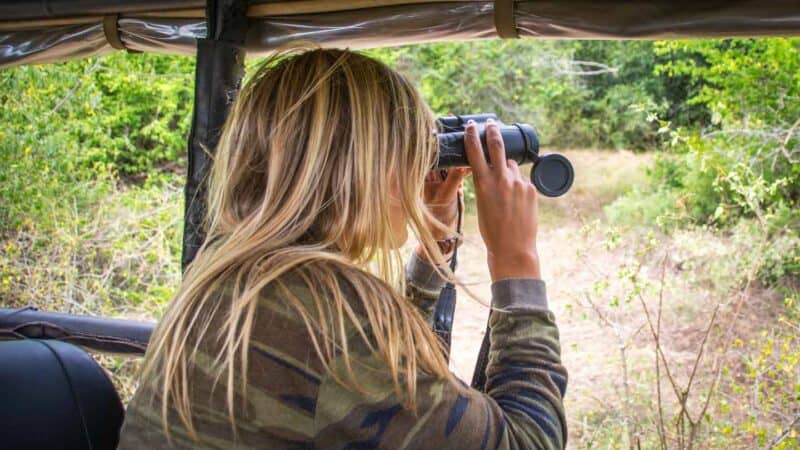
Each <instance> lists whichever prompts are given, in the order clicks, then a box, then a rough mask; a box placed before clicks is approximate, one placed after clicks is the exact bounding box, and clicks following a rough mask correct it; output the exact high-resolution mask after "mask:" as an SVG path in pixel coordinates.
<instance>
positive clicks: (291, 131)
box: [144, 47, 452, 436]
mask: <svg viewBox="0 0 800 450" xmlns="http://www.w3.org/2000/svg"><path fill="white" fill-rule="evenodd" d="M300 50H302V51H300ZM434 127H435V122H434V116H433V114H432V112H431V111H430V109H429V108H428V107H427V105H426V104H425V103H424V102H423V101H422V99H421V98H420V96H419V94H418V92H417V91H416V89H415V88H414V86H413V85H412V84H411V83H410V82H409V81H408V80H407V79H406V78H404V77H403V76H401V75H400V74H398V73H397V72H395V71H393V70H392V69H390V68H389V67H387V66H385V65H383V64H381V63H380V62H377V61H375V60H373V59H371V58H368V57H366V56H363V55H360V54H357V53H353V52H350V51H346V50H323V49H319V48H311V49H309V48H308V47H304V48H300V47H294V48H293V49H291V50H288V51H285V52H282V53H281V54H279V55H276V56H274V57H271V58H269V59H268V60H266V61H265V62H264V63H262V64H261V65H260V67H259V68H258V69H257V70H256V72H255V73H254V74H253V75H252V76H251V77H250V79H249V80H248V82H247V83H246V85H245V87H244V88H243V90H242V92H241V94H240V96H239V98H238V99H237V101H236V103H235V104H234V106H233V108H232V111H231V113H230V115H229V117H228V120H227V123H226V125H225V127H224V129H223V131H222V135H221V139H220V142H219V145H218V147H217V149H216V155H215V159H214V163H213V169H212V175H211V178H210V180H209V190H208V192H209V194H208V216H207V233H208V238H207V240H206V244H205V245H204V246H203V247H202V248H201V250H200V252H199V253H198V255H197V257H196V259H195V260H194V262H193V263H192V264H191V265H190V266H189V268H188V270H187V271H186V274H185V278H184V281H183V284H182V285H181V287H180V290H179V291H178V293H177V295H176V296H175V298H174V299H173V300H172V302H171V303H170V305H169V307H168V309H167V311H166V313H165V315H164V317H163V319H162V320H161V323H160V325H159V326H158V328H157V330H156V331H155V333H154V334H153V337H152V339H151V343H150V347H149V349H148V356H147V361H146V363H145V368H144V374H145V377H152V378H153V379H156V380H157V383H158V385H157V389H158V391H160V392H159V394H160V397H161V413H162V420H163V422H164V427H165V431H167V432H168V425H167V417H168V415H169V414H168V413H169V409H170V408H172V409H174V410H175V411H176V412H177V414H178V417H179V418H180V421H181V422H182V423H183V425H184V426H185V427H186V429H187V430H188V432H189V434H190V435H191V436H196V432H195V429H194V426H193V423H192V408H191V406H192V405H191V400H190V383H191V380H190V379H189V378H190V377H189V373H190V371H191V368H190V367H191V365H192V364H193V361H194V358H195V356H196V355H197V351H198V346H199V345H200V342H201V341H203V339H204V337H209V336H211V337H212V338H215V339H216V340H215V341H214V342H218V343H219V348H218V349H216V351H218V354H216V355H212V356H215V357H216V359H215V360H214V365H215V368H216V370H217V371H218V372H217V373H218V374H219V375H218V378H217V379H218V380H222V381H223V382H224V385H225V388H226V399H227V409H228V414H229V417H230V420H231V423H232V424H233V423H234V421H235V417H234V398H235V395H234V393H235V387H236V383H237V382H240V383H241V386H242V387H244V386H246V384H247V380H246V373H247V365H248V348H249V342H250V335H251V329H252V327H253V324H254V319H255V313H256V306H257V303H258V301H259V298H260V296H259V292H260V291H262V289H264V288H265V287H267V286H270V285H273V286H275V287H276V288H277V289H278V292H281V293H282V294H283V295H282V296H281V297H282V299H284V300H285V301H286V302H287V304H288V305H290V306H291V307H293V308H294V309H295V310H296V311H297V313H298V314H299V315H300V317H301V318H302V321H303V322H304V324H305V327H306V328H307V330H308V333H309V336H310V338H311V341H312V344H313V346H314V348H315V350H316V353H317V354H318V356H319V358H320V360H321V361H322V364H323V366H324V367H325V368H326V370H327V371H328V373H332V367H331V363H332V361H333V359H334V358H335V357H336V356H337V355H343V356H344V361H345V366H346V373H345V376H344V377H338V378H337V380H339V381H340V382H342V383H345V384H348V383H349V384H351V385H354V384H355V383H354V372H353V368H352V367H351V365H350V358H349V356H348V349H349V348H350V345H349V344H348V339H347V337H346V335H345V329H346V328H347V327H350V326H354V327H355V329H356V330H357V331H358V333H357V334H358V335H359V336H360V337H361V339H363V340H364V342H365V343H366V344H367V345H368V346H369V348H370V349H371V350H372V351H373V352H375V354H377V355H379V356H380V358H381V359H382V361H384V362H385V364H386V367H387V369H388V371H389V373H390V374H391V377H392V379H393V383H394V389H395V392H396V394H397V395H398V397H399V398H400V399H401V401H402V402H403V404H404V406H405V407H406V408H409V409H413V408H414V398H415V392H416V391H415V390H416V381H417V375H418V372H419V371H421V372H424V373H427V374H430V375H432V376H435V377H438V378H447V379H450V380H452V376H451V375H450V372H449V370H448V365H447V360H446V357H445V355H444V352H443V350H442V346H441V343H440V341H439V340H438V338H437V337H436V336H435V334H434V333H433V332H432V331H431V330H430V329H429V328H428V326H427V325H426V323H425V321H424V319H423V318H422V316H421V314H419V312H418V311H417V310H416V307H415V306H414V305H412V304H411V303H410V302H409V301H408V300H407V299H405V298H404V297H403V289H404V286H403V277H402V264H401V261H402V260H401V257H400V255H399V252H398V250H397V247H398V245H399V243H397V242H393V241H392V240H393V238H392V236H393V235H392V233H391V230H390V229H391V227H390V209H389V208H390V206H389V205H388V201H387V200H388V199H389V198H390V192H397V193H399V196H400V198H399V202H400V203H401V204H402V209H403V210H404V212H405V215H406V217H407V219H408V222H409V226H410V228H411V230H412V232H413V233H414V234H415V235H416V237H417V239H418V240H419V241H420V242H421V243H422V245H423V246H424V248H425V249H426V251H427V252H428V254H429V255H430V256H431V257H433V258H434V259H435V260H437V261H439V262H440V263H441V262H443V257H442V255H441V253H440V252H439V250H438V248H437V246H436V245H435V242H434V238H433V236H432V234H431V231H430V230H429V229H427V228H426V226H425V225H424V224H425V223H426V221H430V220H431V217H430V215H429V213H428V212H427V210H426V209H425V206H424V204H423V203H422V192H423V186H424V185H423V183H424V178H425V175H426V173H427V172H428V171H429V170H431V168H432V166H433V163H434V161H435V158H436V152H437V145H436V138H435V135H434ZM395 195H396V194H395ZM396 201H397V200H396ZM287 274H295V275H299V277H298V278H299V279H301V280H303V282H304V283H305V284H306V286H307V287H308V290H309V291H310V292H311V293H312V297H313V305H314V306H313V307H311V308H308V307H305V306H303V302H302V301H301V300H300V299H298V298H297V297H296V296H295V295H293V294H292V291H291V290H290V289H288V288H287V287H286V285H285V284H284V283H283V281H282V277H283V276H284V275H287ZM448 275H450V276H452V274H451V273H449V272H448ZM343 284H344V285H347V286H343ZM223 288H225V289H227V291H226V292H229V295H224V296H220V295H219V292H220V290H221V289H223ZM344 290H346V291H347V292H351V293H355V295H352V294H351V295H345V294H344V292H343V291H344ZM353 297H357V298H353ZM353 302H356V304H353ZM356 310H358V311H359V313H358V314H357V313H356ZM359 314H363V315H364V316H366V317H367V319H368V326H369V329H370V331H369V334H368V332H367V331H365V328H366V327H363V326H362V325H361V324H360V323H359V321H360V319H359V318H358V317H359ZM212 319H214V320H215V326H214V328H213V330H212V329H211V328H210V327H209V324H210V323H211V320H212ZM361 320H363V319H361ZM218 323H219V324H221V326H220V327H218V328H217V324H218ZM214 333H217V334H216V335H214ZM237 373H239V374H241V377H240V378H237V376H236V374H237ZM353 387H354V388H357V386H353Z"/></svg>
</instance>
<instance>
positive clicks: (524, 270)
mask: <svg viewBox="0 0 800 450" xmlns="http://www.w3.org/2000/svg"><path fill="white" fill-rule="evenodd" d="M487 262H488V264H489V274H490V275H491V277H492V282H495V281H499V280H506V279H509V278H533V279H537V280H538V279H541V278H542V273H541V266H540V264H539V254H538V252H537V251H535V250H534V251H528V252H515V253H509V254H503V255H493V254H492V253H491V252H490V253H489V256H488V258H487Z"/></svg>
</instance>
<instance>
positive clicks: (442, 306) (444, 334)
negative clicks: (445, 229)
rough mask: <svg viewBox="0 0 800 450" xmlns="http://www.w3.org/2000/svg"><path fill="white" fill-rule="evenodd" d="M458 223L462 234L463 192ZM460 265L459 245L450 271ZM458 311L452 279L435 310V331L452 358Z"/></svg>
mask: <svg viewBox="0 0 800 450" xmlns="http://www.w3.org/2000/svg"><path fill="white" fill-rule="evenodd" d="M457 202H458V225H457V228H456V232H457V233H458V234H461V223H462V222H463V215H464V211H463V206H462V199H461V193H459V194H458V200H457ZM457 266H458V245H456V248H455V249H453V257H452V258H450V271H451V272H455V271H456V267H457ZM455 311H456V287H455V285H454V284H453V283H451V282H450V281H448V282H447V284H445V285H444V287H443V288H442V290H441V291H440V292H439V299H438V300H436V309H434V312H433V331H434V332H436V334H437V335H438V336H439V338H440V339H441V340H442V342H443V343H444V345H445V349H446V351H447V358H448V360H449V359H450V343H451V342H452V336H453V315H454V314H455Z"/></svg>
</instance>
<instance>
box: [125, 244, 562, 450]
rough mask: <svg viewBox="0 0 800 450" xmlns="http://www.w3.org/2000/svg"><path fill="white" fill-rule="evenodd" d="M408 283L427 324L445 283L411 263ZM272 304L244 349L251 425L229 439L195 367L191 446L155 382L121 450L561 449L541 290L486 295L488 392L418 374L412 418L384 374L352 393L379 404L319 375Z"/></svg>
mask: <svg viewBox="0 0 800 450" xmlns="http://www.w3.org/2000/svg"><path fill="white" fill-rule="evenodd" d="M407 280H408V286H409V291H410V294H411V295H410V298H411V301H414V302H415V303H416V304H417V305H418V306H419V307H420V309H421V310H422V312H423V314H425V315H426V316H427V317H430V316H431V315H432V310H433V305H434V303H435V300H436V298H437V296H438V293H439V289H440V288H441V287H442V285H443V283H444V281H443V280H441V279H440V277H439V276H438V274H437V273H436V272H435V270H434V269H433V268H432V267H431V266H430V265H429V264H427V263H426V262H424V261H422V260H421V259H419V258H417V257H416V256H412V258H411V260H410V261H409V264H408V266H407ZM299 291H300V290H299ZM306 295H307V294H306ZM298 296H302V292H298ZM267 297H269V296H268V295H267V296H265V299H264V301H261V302H260V303H259V309H258V312H257V318H256V325H255V326H254V327H253V334H252V338H251V339H252V340H251V350H252V351H251V352H250V357H249V363H248V379H247V383H248V385H247V390H246V396H245V400H244V401H245V403H246V405H247V407H246V411H247V414H246V415H245V416H244V417H239V416H237V420H236V430H235V431H236V432H235V435H234V433H233V432H232V427H231V425H230V422H229V418H228V415H227V413H226V409H225V406H224V405H225V390H224V389H219V388H217V389H214V388H212V385H213V382H212V380H209V379H208V376H207V374H205V373H204V372H203V370H202V368H199V367H198V368H196V370H193V371H192V374H191V376H192V379H193V380H194V386H193V388H192V394H191V395H192V405H193V414H194V423H195V427H196V429H197V430H198V434H199V436H198V440H192V439H191V438H190V437H189V436H188V435H187V434H186V432H185V430H184V429H183V428H182V427H181V426H179V423H180V422H179V421H178V420H177V417H176V416H175V415H174V414H173V413H174V412H171V414H170V415H171V421H170V439H169V440H168V439H167V436H166V435H165V434H164V432H163V427H162V423H161V412H160V401H159V398H158V396H157V390H156V388H155V386H154V385H153V383H151V382H150V380H142V381H141V384H140V386H139V389H138V390H137V392H136V394H135V395H134V398H133V399H132V400H131V402H130V404H129V406H128V410H127V413H126V418H125V424H124V426H123V429H122V432H121V443H120V448H121V449H146V450H155V449H161V448H200V449H212V448H213V449H217V448H219V449H229V448H243V449H244V448H260V449H318V450H325V449H337V450H338V449H350V450H356V449H436V450H444V449H458V450H469V449H481V450H483V449H539V448H542V449H560V448H564V445H565V443H566V436H567V430H566V421H565V417H564V408H563V403H562V398H563V396H564V392H565V390H566V384H567V373H566V370H565V368H564V367H563V366H562V365H561V360H560V348H559V338H558V329H557V328H556V325H555V322H554V317H553V314H552V313H551V312H550V311H549V310H548V309H547V299H546V296H545V289H544V283H543V282H542V281H541V280H533V279H512V280H501V281H498V282H495V283H493V284H492V306H493V308H495V309H494V310H493V311H492V314H491V317H490V322H489V324H490V342H491V345H490V351H489V364H488V367H487V373H486V375H487V384H486V392H485V393H484V392H480V391H477V390H473V389H469V390H467V391H465V392H460V390H459V389H457V388H456V387H455V386H453V385H452V384H451V383H450V382H448V381H445V380H439V379H435V378H433V377H430V376H427V375H425V374H420V376H419V377H418V383H417V399H416V400H417V401H416V403H417V408H416V411H415V412H412V411H407V410H405V409H404V408H403V407H402V406H401V405H400V404H399V402H398V401H397V398H396V396H395V394H394V393H393V388H392V381H391V378H390V376H389V375H388V372H384V371H380V370H375V371H363V373H359V374H358V377H359V379H358V382H359V385H363V386H369V387H370V389H369V391H370V392H373V393H374V392H382V394H381V395H377V396H369V398H367V397H366V396H365V395H364V394H359V393H357V392H354V391H353V390H351V389H347V388H345V387H343V386H342V385H340V384H339V383H337V382H336V381H334V380H333V379H332V377H331V376H330V375H329V374H327V373H326V372H325V370H324V369H323V367H322V366H321V363H320V362H319V359H318V357H317V356H316V352H315V351H314V349H313V347H312V346H311V344H310V338H309V336H308V334H307V332H306V329H305V327H304V326H303V324H302V322H301V320H300V318H299V316H297V314H296V313H293V310H291V309H290V308H289V307H286V306H283V305H282V302H280V301H274V300H275V299H274V298H273V299H268V298H267ZM365 321H366V319H365ZM429 322H431V320H430V319H429ZM350 352H351V358H354V359H356V360H359V361H358V362H361V363H363V364H365V365H366V366H367V367H369V366H371V367H380V366H381V363H380V361H379V360H378V358H377V357H376V356H375V355H372V354H370V352H369V351H367V349H366V348H361V347H357V346H355V348H352V349H351V350H350ZM362 383H363V384H362ZM154 394H156V395H155V396H154ZM153 398H155V399H156V400H155V401H153V400H152V399H153ZM239 400H241V399H237V401H239Z"/></svg>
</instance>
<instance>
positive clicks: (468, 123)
mask: <svg viewBox="0 0 800 450" xmlns="http://www.w3.org/2000/svg"><path fill="white" fill-rule="evenodd" d="M467 125H475V121H474V120H472V119H469V120H468V121H467Z"/></svg>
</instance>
